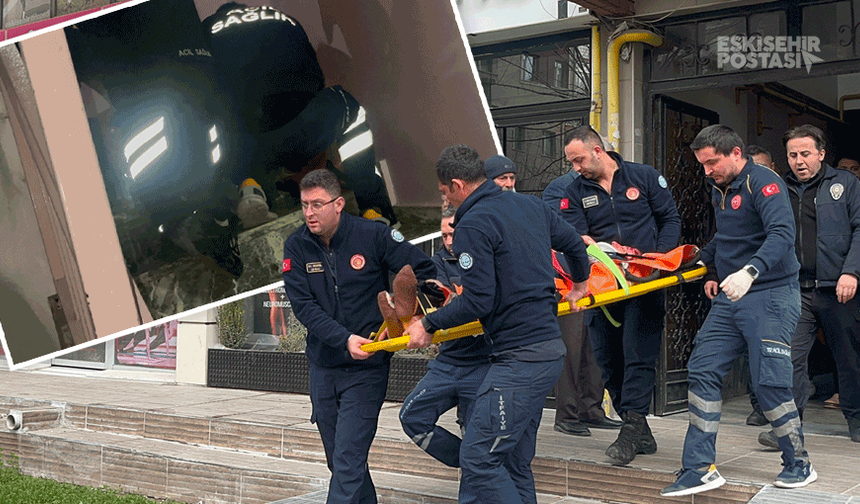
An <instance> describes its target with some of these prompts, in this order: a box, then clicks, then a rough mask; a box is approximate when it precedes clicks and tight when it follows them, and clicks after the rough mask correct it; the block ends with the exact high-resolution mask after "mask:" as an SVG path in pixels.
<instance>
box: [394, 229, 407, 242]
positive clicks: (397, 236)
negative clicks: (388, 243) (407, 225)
mask: <svg viewBox="0 0 860 504" xmlns="http://www.w3.org/2000/svg"><path fill="white" fill-rule="evenodd" d="M391 239H392V240H394V241H396V242H397V243H400V242H402V241H403V240H405V238H404V237H403V233H401V232H400V231H398V230H396V229H392V230H391Z"/></svg>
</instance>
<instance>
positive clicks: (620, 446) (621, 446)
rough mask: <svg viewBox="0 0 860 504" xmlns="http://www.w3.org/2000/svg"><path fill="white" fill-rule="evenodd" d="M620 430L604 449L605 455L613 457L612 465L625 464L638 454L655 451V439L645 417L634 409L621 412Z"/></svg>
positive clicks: (648, 453) (647, 453) (649, 453)
mask: <svg viewBox="0 0 860 504" xmlns="http://www.w3.org/2000/svg"><path fill="white" fill-rule="evenodd" d="M621 419H622V420H623V422H624V423H623V424H622V425H621V432H619V433H618V439H616V440H615V442H614V443H612V444H611V445H609V448H607V449H606V456H608V457H609V458H611V459H613V460H614V461H615V462H614V465H627V464H629V463H630V462H631V461H633V459H634V458H635V457H636V455H638V454H643V455H651V454H652V453H656V452H657V441H656V440H655V439H654V436H653V435H652V434H651V428H650V427H649V426H648V422H647V421H646V420H645V417H644V416H643V415H641V414H639V413H636V412H634V411H627V412H624V413H622V415H621Z"/></svg>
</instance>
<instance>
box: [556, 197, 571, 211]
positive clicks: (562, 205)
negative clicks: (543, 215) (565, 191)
mask: <svg viewBox="0 0 860 504" xmlns="http://www.w3.org/2000/svg"><path fill="white" fill-rule="evenodd" d="M558 206H559V208H561V209H562V210H567V209H568V208H569V207H570V200H569V199H567V198H562V199H561V203H559V205H558Z"/></svg>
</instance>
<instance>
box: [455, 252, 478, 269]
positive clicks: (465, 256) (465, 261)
mask: <svg viewBox="0 0 860 504" xmlns="http://www.w3.org/2000/svg"><path fill="white" fill-rule="evenodd" d="M459 263H460V267H461V268H463V269H464V270H467V269H469V268H471V267H472V264H474V263H475V261H474V260H473V259H472V256H470V255H469V253H468V252H463V253H462V254H460V259H459Z"/></svg>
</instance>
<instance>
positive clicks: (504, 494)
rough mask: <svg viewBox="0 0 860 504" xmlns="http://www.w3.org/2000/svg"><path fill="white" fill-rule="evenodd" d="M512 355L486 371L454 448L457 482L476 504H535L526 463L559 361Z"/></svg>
mask: <svg viewBox="0 0 860 504" xmlns="http://www.w3.org/2000/svg"><path fill="white" fill-rule="evenodd" d="M515 353H516V349H514V350H513V351H511V354H509V355H501V356H499V357H498V358H497V360H496V361H495V362H493V364H492V365H491V366H490V370H489V372H487V376H486V378H484V382H483V383H482V384H481V388H480V389H479V391H478V399H477V401H476V402H475V407H474V410H473V411H472V418H471V419H470V421H469V426H468V427H467V428H466V434H465V436H463V443H462V445H461V446H460V466H461V467H462V469H463V480H464V481H466V482H467V484H468V485H469V486H470V487H471V488H472V489H473V490H474V491H475V494H476V495H477V497H478V501H479V502H486V503H490V502H492V503H505V504H537V500H536V495H535V484H534V476H533V475H532V470H531V461H532V459H533V458H534V455H535V442H536V440H537V430H538V426H539V424H540V419H541V414H542V412H543V405H544V402H545V401H546V396H547V394H548V393H549V391H550V390H552V387H553V385H555V383H556V382H558V377H559V375H560V374H561V368H562V366H563V361H564V357H558V358H556V359H554V360H552V361H539V362H525V361H519V360H516V358H517V356H516V355H515Z"/></svg>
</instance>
